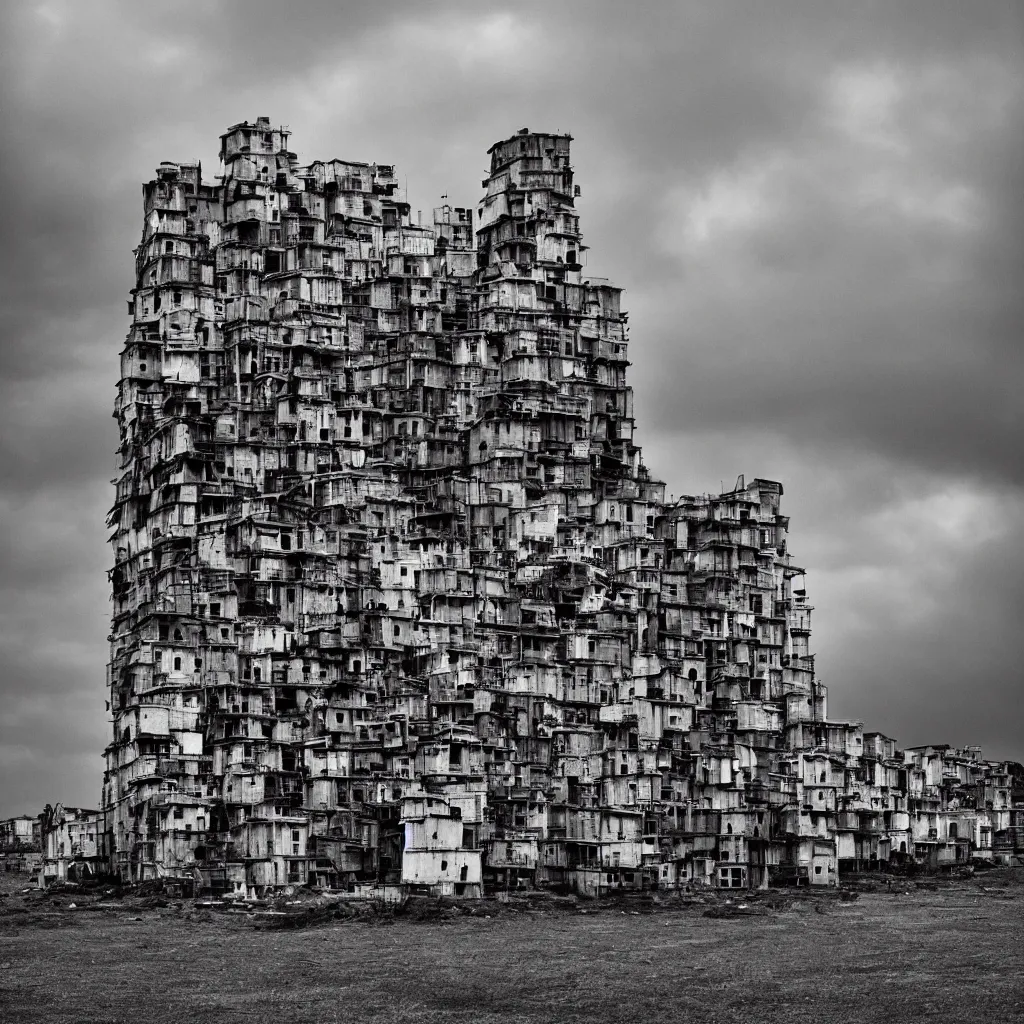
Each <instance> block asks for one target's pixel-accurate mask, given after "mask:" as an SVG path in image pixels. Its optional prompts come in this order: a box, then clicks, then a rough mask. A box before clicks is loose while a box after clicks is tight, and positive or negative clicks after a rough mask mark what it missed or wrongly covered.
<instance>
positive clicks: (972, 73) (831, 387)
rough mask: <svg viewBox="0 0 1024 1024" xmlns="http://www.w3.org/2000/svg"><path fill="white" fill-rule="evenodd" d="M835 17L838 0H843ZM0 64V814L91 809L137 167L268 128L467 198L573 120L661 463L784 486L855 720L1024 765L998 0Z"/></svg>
mask: <svg viewBox="0 0 1024 1024" xmlns="http://www.w3.org/2000/svg"><path fill="white" fill-rule="evenodd" d="M830 7H832V8H834V9H833V10H830V9H829V8H830ZM0 17H2V18H3V19H4V24H3V25H2V26H0V32H2V37H3V39H4V43H3V44H2V45H3V46H4V53H3V61H2V64H0V76H2V82H0V85H2V90H3V96H4V104H3V108H2V117H3V119H4V140H5V142H4V156H3V160H2V161H0V188H2V189H3V194H4V195H5V197H7V203H6V205H5V222H4V230H3V233H2V242H0V245H2V249H0V268H2V271H3V272H2V274H0V330H2V332H3V334H2V341H3V344H2V346H0V375H2V376H0V455H2V463H0V511H2V516H3V523H4V527H5V529H4V533H3V538H2V541H0V554H2V558H3V570H4V572H3V580H2V586H0V627H2V628H0V654H2V656H3V659H4V666H5V669H4V674H3V676H2V678H0V690H2V697H3V700H4V715H3V716H2V718H0V780H2V784H0V814H3V813H11V812H14V811H19V810H22V809H30V808H34V807H35V806H36V805H38V804H40V803H42V802H43V801H45V800H53V799H55V798H63V799H65V800H67V801H69V802H79V803H94V802H95V801H96V799H97V797H98V791H99V771H100V763H101V762H100V759H99V757H98V754H99V752H100V751H101V750H102V749H103V747H104V745H105V743H106V738H107V737H106V729H107V725H106V722H105V720H104V716H103V712H102V708H103V704H102V701H103V688H104V683H103V680H104V662H105V660H106V652H105V643H104V638H105V635H106V632H107V628H108V614H109V606H108V603H107V597H106V578H105V573H104V570H105V567H106V565H107V562H108V554H107V551H106V549H105V527H104V516H105V512H106V507H107V505H108V504H109V500H110V487H109V484H108V483H107V481H108V480H109V478H110V477H111V476H112V475H113V455H112V451H113V447H114V444H115V442H116V433H115V431H114V428H113V424H112V421H111V419H110V410H111V408H112V402H113V395H114V382H115V381H116V377H117V370H118V357H117V353H118V350H119V348H120V344H121V341H122V339H123V337H124V333H125V330H126V327H127V317H126V312H125V306H124V305H123V302H124V299H125V298H126V297H127V292H128V289H129V288H130V287H131V284H132V273H133V269H132V257H131V249H132V247H133V246H134V245H135V244H136V243H137V240H138V237H139V232H140V226H141V225H140V217H139V209H140V199H141V195H140V185H141V182H142V181H143V180H145V179H147V178H148V177H150V176H151V175H152V170H153V168H154V167H155V166H156V165H157V164H158V163H159V162H160V161H161V160H163V159H183V160H184V159H195V158H199V159H202V161H203V163H204V167H205V169H206V173H207V175H208V176H209V175H212V174H214V173H216V170H217V160H216V153H217V136H218V134H219V133H220V132H221V131H223V130H224V129H225V128H226V127H227V126H228V125H229V124H231V123H233V122H235V121H238V120H242V119H245V118H249V119H252V118H254V117H256V116H258V115H267V116H269V117H271V118H272V119H273V120H275V121H280V122H284V123H286V124H288V125H289V126H290V127H291V129H292V131H293V145H294V147H295V148H296V149H297V151H298V152H299V155H300V157H301V158H305V159H312V158H314V157H323V158H327V157H331V156H341V157H350V158H355V159H379V160H382V161H393V162H395V163H396V164H398V165H399V169H400V171H401V172H403V173H406V174H408V181H409V189H410V198H411V200H412V202H413V205H414V208H416V207H421V208H422V209H423V210H424V211H427V210H429V208H430V207H431V206H432V205H433V204H434V203H436V202H437V201H438V199H437V197H439V196H440V194H441V193H442V192H447V193H448V194H449V195H450V197H451V199H452V201H454V202H465V203H473V202H474V201H475V200H476V198H477V195H478V191H479V182H480V178H481V176H482V172H483V171H484V169H485V166H486V149H487V147H488V146H489V145H490V144H491V143H492V142H493V141H495V140H496V139H497V138H500V137H504V136H506V135H508V134H510V133H511V132H513V131H515V130H516V129H518V128H520V127H523V126H529V127H532V128H538V129H554V130H561V131H570V132H572V133H573V135H574V136H575V138H576V142H575V144H574V151H575V163H576V167H577V173H578V180H579V181H580V183H581V185H582V188H583V200H582V203H581V213H582V216H583V225H584V230H585V231H586V233H587V239H586V240H587V242H588V244H590V245H591V246H592V250H591V252H590V253H589V254H588V260H589V265H588V270H589V272H591V273H593V274H602V275H606V276H608V277H611V278H612V279H613V280H614V281H616V283H618V284H621V285H623V286H624V287H626V289H627V295H626V305H627V307H628V308H629V309H630V310H631V324H632V332H633V333H632V346H631V355H632V358H633V361H634V366H633V369H632V371H631V373H632V383H633V385H634V387H635V388H636V390H637V400H636V409H637V416H638V431H639V435H640V439H641V441H642V442H644V443H645V444H646V460H647V462H648V463H649V464H650V465H651V466H652V467H653V468H654V469H655V470H656V471H657V472H658V473H659V474H660V475H661V476H663V477H664V478H665V479H666V480H667V481H668V483H669V486H670V489H672V490H673V491H674V492H675V493H679V492H680V491H684V490H685V491H693V490H701V489H706V488H718V487H719V486H720V485H721V484H722V483H724V484H725V485H726V486H730V485H731V484H732V482H733V480H734V479H735V477H736V475H737V474H738V473H741V472H745V473H747V474H748V475H749V474H754V473H756V474H759V475H763V476H769V477H772V478H777V479H782V480H783V481H784V482H785V484H786V505H787V511H788V512H789V513H790V514H791V515H792V517H793V528H794V537H793V543H792V548H793V550H794V551H796V552H797V553H798V556H799V557H800V558H802V559H803V561H804V564H806V566H807V567H808V569H809V572H810V573H811V575H810V583H809V585H810V588H811V593H812V595H813V596H814V597H815V598H816V600H817V604H818V613H817V614H818V621H817V625H818V629H817V631H816V636H815V646H816V648H817V650H818V652H819V655H820V658H819V661H820V670H821V674H822V676H823V677H824V678H825V680H826V682H827V683H828V684H829V686H830V689H831V695H832V701H833V709H834V710H835V711H836V712H837V713H840V714H843V715H847V716H850V717H855V718H862V719H865V720H866V721H867V722H868V724H869V725H870V726H873V727H875V728H881V729H883V730H885V731H888V732H891V733H892V734H894V735H896V736H897V737H898V738H899V739H900V740H901V741H903V742H907V743H911V742H924V741H927V740H935V741H950V742H958V743H966V742H972V741H977V742H981V743H983V744H986V745H988V747H989V749H990V752H991V753H992V754H993V755H1003V756H1015V757H1018V758H1024V746H1022V743H1021V740H1020V733H1021V720H1020V715H1019V713H1018V711H1017V708H1018V707H1019V703H1018V701H1017V700H1015V699H1013V698H1016V697H1018V696H1019V689H1020V686H1019V677H1020V670H1019V667H1018V657H1017V653H1016V645H1015V636H1016V633H1017V632H1018V628H1017V617H1018V616H1019V614H1020V611H1021V605H1022V601H1021V597H1022V595H1021V585H1020V582H1019V581H1020V580H1021V579H1024V564H1022V562H1024V553H1022V551H1024V546H1022V545H1021V544H1020V543H1019V540H1018V538H1019V536H1020V532H1021V529H1022V527H1024V521H1022V519H1024V516H1022V512H1021V509H1022V504H1021V486H1022V480H1021V465H1022V460H1021V458H1020V455H1019V452H1020V445H1021V433H1022V431H1021V422H1020V416H1021V412H1020V409H1021V403H1020V400H1019V397H1018V396H1019V395H1020V392H1021V387H1022V385H1024V368H1022V357H1021V344H1020V342H1021V327H1022V322H1024V310H1022V298H1021V296H1022V294H1024V293H1022V290H1021V289H1020V287H1019V280H1020V272H1021V270H1022V269H1024V259H1022V252H1021V245H1022V239H1024V231H1022V230H1021V227H1022V225H1021V216H1020V213H1019V209H1020V203H1019V196H1020V189H1021V184H1022V178H1024V155H1022V147H1024V132H1021V130H1020V129H1021V124H1022V111H1024V80H1022V72H1021V69H1022V68H1024V60H1022V45H1021V39H1022V31H1024V29H1022V23H1021V18H1020V15H1019V13H1018V9H1017V8H1016V6H1015V5H1013V4H1011V3H1005V4H1000V3H975V4H970V5H965V4H959V3H957V4H945V3H940V2H936V0H927V2H922V3H902V4H891V3H885V4H861V5H840V4H835V5H826V4H822V3H821V2H820V0H815V2H810V0H808V2H807V3H790V4H782V5H779V4H773V5H764V4H760V3H744V4H740V3H721V4H713V5H712V4H653V3H652V4H630V5H626V4H620V3H596V2H587V3H565V4H540V3H537V4H530V3H519V4H516V5H508V6H506V5H502V4H479V3H466V4H451V3H438V4H429V5H428V4H422V3H412V2H409V3H389V4H376V3H375V4H370V3H365V4H351V3H349V4H341V3H337V2H334V0H331V2H328V0H323V2H314V3H304V4H290V5H283V4H280V3H277V2H274V3H270V2H263V0H247V2H238V3H196V4H188V3H178V4H173V5H157V4H137V3H124V4H104V3H91V4H81V3H71V2H64V3H59V2H42V3H36V4H32V3H24V4H17V5H8V6H6V7H5V8H4V10H3V12H2V15H0Z"/></svg>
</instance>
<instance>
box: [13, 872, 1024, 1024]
mask: <svg viewBox="0 0 1024 1024" xmlns="http://www.w3.org/2000/svg"><path fill="white" fill-rule="evenodd" d="M20 884H23V883H20ZM7 888H8V892H7V893H6V894H4V895H3V896H0V1021H3V1022H4V1024H16V1022H23V1021H45V1022H48V1024H85V1022H89V1024H100V1022H103V1024H114V1022H118V1024H120V1022H125V1024H129V1022H130V1024H145V1022H151V1021H153V1022H156V1021H159V1022H175V1024H177V1022H183V1024H192V1022H207V1021H208V1022H217V1024H236V1022H237V1024H270V1022H274V1024H292V1022H325V1024H326V1022H335V1021H346V1022H347V1021H367V1022H369V1021H373V1022H375V1024H387V1022H392V1021H395V1022H398V1021H401V1022H410V1024H420V1022H422V1024H427V1022H430V1024H435V1022H436V1024H440V1022H460V1024H463V1022H464V1024H471V1022H472V1024H477V1022H493V1024H498V1022H501V1024H514V1022H527V1021H529V1022H547V1021H551V1022H559V1024H568V1022H575V1021H623V1022H625V1021H638V1022H640V1021H642V1022H644V1024H659V1022H663V1021H664V1022H668V1021H671V1022H674V1024H678V1022H702V1024H703V1022H727V1021H743V1022H746V1024H768V1022H780V1024H783V1022H786V1024H788V1022H807V1024H826V1022H833V1021H834V1022H839V1021H843V1022H846V1021H857V1022H861V1021H863V1022H868V1021H870V1022H879V1024H882V1022H884V1024H903V1022H908V1021H944V1022H951V1021H972V1022H990V1024H1003V1022H1011V1021H1024V978H1022V972H1024V915H1022V911H1024V887H1022V886H1020V885H1019V884H1014V883H1013V882H1012V881H1011V882H1009V883H1005V884H1001V883H1000V882H999V881H998V880H995V879H982V880H980V881H975V880H972V881H970V882H963V883H957V884H953V885H941V886H938V887H936V888H917V887H915V886H910V887H909V891H900V892H898V893H890V892H888V891H886V889H885V887H884V886H883V887H881V889H878V890H876V891H873V892H865V893H863V894H861V896H860V898H859V899H857V900H855V901H853V902H841V901H840V900H839V899H836V898H830V899H799V900H776V899H773V900H772V903H773V904H774V905H773V906H771V907H767V906H766V907H765V908H764V909H766V910H767V912H766V913H764V914H762V915H761V916H743V917H737V918H716V917H708V916H705V912H706V910H707V909H708V907H707V906H706V905H702V904H700V903H688V904H685V905H683V906H677V907H674V908H673V907H667V906H658V905H655V906H652V905H651V904H650V903H649V902H648V903H647V904H643V905H641V904H638V903H636V902H635V901H634V902H632V903H630V902H628V901H622V902H620V903H617V904H616V903H601V904H592V903H582V902H581V903H579V904H578V905H577V906H576V908H573V907H572V905H571V904H570V905H569V906H568V907H563V909H558V910H552V909H530V907H529V906H528V905H522V906H520V907H519V908H517V909H510V908H502V907H497V906H491V907H486V906H485V907H484V908H482V909H481V910H480V911H478V914H479V916H465V915H462V914H458V915H456V914H455V913H454V912H451V913H450V915H444V914H442V915H441V916H440V917H438V916H436V915H432V916H428V919H426V920H415V919H412V918H410V916H408V915H405V916H397V917H394V918H392V917H390V916H389V915H385V916H383V917H371V918H366V919H359V920H346V921H330V922H328V923H325V924H321V925H319V926H313V927H305V928H301V929H287V930H261V929H260V928H258V927H257V924H258V920H259V919H257V918H250V917H246V916H244V915H241V914H227V913H223V912H216V913H211V912H210V911H209V910H205V909H203V908H198V909H197V908H196V907H195V906H194V905H193V904H189V903H182V902H180V901H177V902H176V901H170V902H167V901H164V900H152V899H150V900H148V901H147V900H138V899H136V900H120V901H113V902H111V901H109V900H107V901H105V900H104V898H103V897H102V896H98V897H89V896H88V895H84V894H79V895H78V896H77V901H78V903H77V905H76V907H75V908H74V909H72V908H71V907H70V904H71V903H73V902H75V901H76V896H75V894H74V893H67V892H64V893H59V894H46V896H37V895H23V894H20V893H19V892H16V891H11V886H10V884H9V882H8V884H7ZM903 888H904V889H907V888H908V887H906V886H904V887H903ZM157 903H167V905H165V906H159V905H154V904H157ZM97 904H98V906H97ZM638 906H640V907H641V910H640V911H637V910H636V908H637V907H638ZM491 910H493V913H491V916H489V917H488V916H484V915H486V914H488V913H490V911H491ZM581 910H585V911H586V912H581ZM713 912H714V911H713Z"/></svg>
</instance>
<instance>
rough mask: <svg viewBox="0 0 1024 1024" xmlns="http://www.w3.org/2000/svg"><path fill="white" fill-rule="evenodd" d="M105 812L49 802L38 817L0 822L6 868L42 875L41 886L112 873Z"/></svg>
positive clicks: (0, 859) (0, 863)
mask: <svg viewBox="0 0 1024 1024" xmlns="http://www.w3.org/2000/svg"><path fill="white" fill-rule="evenodd" d="M104 832H105V817H104V815H103V813H102V812H101V811H96V810H86V809H85V808H79V807H64V806H63V805H62V804H57V806H56V807H51V806H49V805H47V807H46V809H45V810H44V811H43V812H42V813H41V814H38V815H35V816H33V815H28V814H21V815H17V816H15V817H13V818H5V819H3V820H0V870H3V871H5V872H9V873H10V872H13V873H18V874H27V875H31V876H34V877H37V878H38V881H39V884H40V885H49V884H51V883H53V882H64V881H84V880H86V879H88V878H98V877H102V876H106V875H107V874H108V873H109V871H108V858H107V856H106V851H105V848H104V845H103V844H104Z"/></svg>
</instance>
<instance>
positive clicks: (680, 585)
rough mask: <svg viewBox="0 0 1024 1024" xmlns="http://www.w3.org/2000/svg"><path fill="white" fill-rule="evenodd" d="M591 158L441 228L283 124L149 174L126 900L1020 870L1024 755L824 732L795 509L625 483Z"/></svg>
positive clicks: (556, 144) (454, 211)
mask: <svg viewBox="0 0 1024 1024" xmlns="http://www.w3.org/2000/svg"><path fill="white" fill-rule="evenodd" d="M570 141H571V140H570V137H569V136H565V135H548V134H541V133H530V132H526V131H524V132H521V133H519V134H517V135H515V136H513V137H512V138H510V139H506V140H505V141H503V142H499V143H497V144H496V145H495V146H493V147H492V148H491V150H490V151H489V156H490V170H489V173H488V175H487V177H486V179H485V180H484V182H483V187H484V196H483V198H482V199H481V201H480V202H479V203H478V204H477V206H475V207H451V206H448V205H445V206H442V207H440V208H438V209H435V210H434V211H433V215H432V217H431V218H429V220H428V221H426V222H424V219H423V218H422V217H421V216H419V215H415V216H414V215H413V211H412V210H411V208H410V205H409V203H408V201H407V199H406V195H405V192H404V189H403V188H402V186H401V185H400V183H399V179H398V177H397V176H396V174H395V170H394V168H393V167H391V166H386V165H382V164H366V163H354V162H345V161H340V160H332V161H326V162H320V161H316V162H314V163H311V164H300V163H299V161H298V158H297V157H296V155H295V154H294V153H293V152H291V151H290V150H289V148H288V146H289V137H288V132H287V131H285V130H283V129H279V128H275V127H272V126H271V124H270V123H269V122H268V121H267V120H266V119H262V118H261V119H259V120H258V121H257V122H256V123H255V124H249V123H244V124H239V125H235V126H234V127H232V128H231V129H230V130H229V131H228V132H227V133H226V134H225V135H223V136H222V138H221V158H222V162H223V174H222V176H221V177H220V178H218V179H217V180H216V182H215V183H212V184H210V183H206V182H204V181H203V180H202V174H201V168H200V167H199V166H198V165H188V164H169V163H167V164H163V165H161V167H160V168H159V169H158V172H157V177H156V179H155V180H153V181H151V182H150V183H149V184H148V185H146V186H145V189H144V227H143V235H142V241H141V243H140V245H139V247H138V249H137V250H136V270H137V281H136V287H135V288H134V290H133V291H132V295H131V299H130V300H129V304H128V306H129V313H130V314H131V317H132V324H131V328H130V331H129V334H128V337H127V341H126V344H125V347H124V350H123V352H122V370H121V381H120V388H119V393H118V398H117V405H116V412H115V415H116V418H117V422H118V426H119V429H120V448H119V464H118V475H117V481H116V487H117V493H116V501H115V504H114V507H113V509H112V511H111V514H110V521H109V525H110V528H111V531H112V533H111V543H112V548H113V555H114V565H113V568H112V570H111V573H110V579H111V589H112V594H113V626H112V632H111V656H110V666H109V688H110V707H111V712H112V718H113V736H112V742H111V744H110V746H109V747H108V749H107V752H106V758H107V768H106V773H105V780H104V787H103V810H104V815H105V820H106V825H105V831H106V849H107V850H108V856H109V858H110V865H111V868H112V869H113V870H114V871H115V872H116V873H118V874H120V875H121V877H122V878H124V879H126V880H140V879H144V878H153V877H167V878H191V877H194V876H195V875H196V873H197V872H198V873H199V874H200V875H202V876H203V878H204V879H205V880H206V881H207V882H210V883H213V884H216V883H217V882H218V881H219V882H221V883H222V884H224V885H233V886H235V887H241V886H243V885H244V886H255V887H260V886H273V885H285V884H289V883H291V884H296V883H300V884H304V883H318V884H324V885H331V886H343V887H353V886H355V887H358V886H368V885H375V884H376V885H379V884H401V885H404V886H405V887H407V888H408V889H411V890H422V891H429V892H436V893H449V894H457V895H479V894H480V893H481V892H483V891H484V889H485V888H486V889H490V888H493V887H501V888H504V887H506V886H517V885H564V886H568V887H571V888H575V889H577V890H580V891H587V892H600V891H604V890H607V889H609V888H619V887H624V888H640V887H647V886H651V885H658V886H664V887H673V886H678V885H680V884H683V883H686V882H691V881H708V882H711V883H713V884H719V885H726V886H743V887H746V886H757V885H763V884H766V883H767V882H768V880H769V879H770V878H777V879H786V878H790V879H793V880H800V881H806V882H809V883H812V884H813V883H820V884H828V883H833V884H834V883H835V881H836V879H837V877H838V871H839V869H840V865H841V864H843V865H858V864H865V865H866V864H869V863H872V862H876V861H879V860H881V861H888V860H890V859H901V858H902V859H918V860H921V859H923V860H926V861H928V862H932V861H934V862H935V863H936V864H938V863H939V862H940V861H952V862H956V861H958V860H965V859H968V858H969V857H971V856H978V855H982V856H990V857H991V856H996V855H999V854H1000V851H1002V852H1005V851H1007V850H1009V851H1011V852H1012V851H1013V850H1014V849H1017V848H1019V847H1020V833H1021V826H1022V825H1024V789H1022V785H1024V783H1022V780H1021V778H1020V775H1019V771H1020V769H1019V766H1013V765H1007V764H998V763H994V762H986V761H983V760H982V759H981V756H980V752H978V751H973V750H968V751H953V750H950V749H949V748H920V749H917V750H911V751H901V750H897V748H896V744H895V742H894V741H892V740H890V739H888V738H886V737H884V736H882V735H880V734H877V733H864V731H863V729H862V727H861V725H860V724H858V723H847V722H838V721H833V720H831V719H829V717H828V713H827V694H826V692H825V689H824V687H823V686H821V685H820V683H818V682H817V680H816V676H815V670H814V656H813V654H812V653H811V651H810V646H809V638H810V627H811V605H810V603H809V601H808V598H807V595H806V591H805V587H804V574H803V571H802V570H801V569H800V567H799V566H798V565H797V564H795V563H794V561H793V558H792V556H791V554H790V551H789V540H788V520H787V518H786V516H785V515H784V514H783V513H782V511H781V507H780V501H781V498H782V487H781V485H779V484H778V483H775V482H772V481H768V480H761V479H757V480H754V481H752V482H750V483H747V482H746V481H744V480H743V479H742V478H741V480H739V481H737V485H736V487H735V488H734V489H733V490H731V491H729V492H727V493H724V494H721V495H712V496H709V495H693V496H685V497H682V498H679V499H678V500H675V499H672V500H667V499H666V494H665V486H664V484H663V483H661V482H659V481H658V480H657V479H656V478H655V477H654V476H653V475H652V474H651V472H650V471H649V470H648V469H647V467H646V466H645V465H644V463H643V461H642V458H641V452H640V449H639V448H638V447H637V445H636V444H635V443H634V438H633V427H634V415H633V399H632V392H631V390H630V388H629V387H628V386H627V384H626V367H627V365H628V361H627V330H626V315H625V314H624V313H623V312H622V309H621V306H620V289H618V288H616V287H614V286H613V285H611V284H609V283H608V282H607V281H604V280H602V279H598V278H594V277H591V276H589V275H588V273H587V271H586V269H585V261H586V257H585V252H586V247H585V246H584V245H583V244H582V241H581V234H580V224H579V215H578V212H577V210H576V206H575V202H574V200H575V197H576V196H577V195H578V194H579V187H578V186H577V185H576V184H575V182H574V177H573V171H572V167H571V164H570ZM1015 803H1017V804H1018V805H1019V807H1018V808H1017V809H1016V810H1015ZM986 851H987V852H986Z"/></svg>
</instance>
